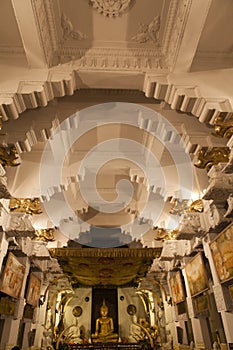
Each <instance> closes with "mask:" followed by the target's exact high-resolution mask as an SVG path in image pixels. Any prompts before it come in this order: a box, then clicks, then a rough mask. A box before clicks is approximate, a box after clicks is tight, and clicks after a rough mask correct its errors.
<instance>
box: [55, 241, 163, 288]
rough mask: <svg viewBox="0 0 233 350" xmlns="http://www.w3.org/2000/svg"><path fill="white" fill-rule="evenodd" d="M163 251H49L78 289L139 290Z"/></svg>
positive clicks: (138, 249)
mask: <svg viewBox="0 0 233 350" xmlns="http://www.w3.org/2000/svg"><path fill="white" fill-rule="evenodd" d="M161 251H162V248H136V249H132V248H56V249H50V254H51V256H52V257H53V258H57V260H58V262H59V264H60V266H61V268H62V269H63V272H64V273H65V274H66V275H68V278H69V281H70V283H71V284H72V286H73V287H74V288H75V287H76V288H77V287H79V286H89V287H91V286H99V287H110V286H115V287H120V286H133V287H134V286H137V285H138V284H139V282H140V281H141V280H142V278H143V277H144V276H145V275H146V273H147V271H148V269H149V267H150V266H151V264H152V263H153V260H154V259H155V258H158V257H159V256H160V254H161Z"/></svg>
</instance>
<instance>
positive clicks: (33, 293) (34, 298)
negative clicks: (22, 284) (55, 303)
mask: <svg viewBox="0 0 233 350" xmlns="http://www.w3.org/2000/svg"><path fill="white" fill-rule="evenodd" d="M40 288H41V280H40V279H39V278H38V277H36V276H35V275H34V274H33V273H31V274H30V277H29V283H28V289H27V296H26V302H27V304H29V305H32V306H36V305H37V303H38V300H39V297H40Z"/></svg>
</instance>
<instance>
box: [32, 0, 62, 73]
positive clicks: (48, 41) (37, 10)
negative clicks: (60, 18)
mask: <svg viewBox="0 0 233 350" xmlns="http://www.w3.org/2000/svg"><path fill="white" fill-rule="evenodd" d="M32 6H33V11H34V15H35V19H36V23H37V27H38V31H39V33H40V44H41V46H42V48H43V51H44V55H45V59H46V62H47V64H48V66H49V67H50V66H52V64H53V61H54V56H55V53H56V52H57V49H58V47H59V37H58V33H57V30H56V18H55V13H56V10H55V6H56V1H55V0H46V1H44V0H32Z"/></svg>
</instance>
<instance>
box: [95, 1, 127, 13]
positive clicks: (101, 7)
mask: <svg viewBox="0 0 233 350" xmlns="http://www.w3.org/2000/svg"><path fill="white" fill-rule="evenodd" d="M90 1H91V4H92V6H93V7H94V8H95V9H97V11H98V12H99V13H102V14H103V15H104V16H108V17H117V16H119V15H120V14H121V13H123V12H124V11H125V10H127V9H128V8H129V5H130V3H131V0H90Z"/></svg>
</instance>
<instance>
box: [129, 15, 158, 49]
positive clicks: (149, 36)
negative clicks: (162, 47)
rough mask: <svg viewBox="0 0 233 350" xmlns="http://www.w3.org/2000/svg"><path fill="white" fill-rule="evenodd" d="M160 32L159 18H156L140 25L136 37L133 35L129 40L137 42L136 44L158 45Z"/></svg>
mask: <svg viewBox="0 0 233 350" xmlns="http://www.w3.org/2000/svg"><path fill="white" fill-rule="evenodd" d="M159 30H160V16H156V17H154V18H153V20H152V21H151V22H150V23H149V24H146V23H140V25H139V29H138V32H137V34H136V35H134V36H133V37H132V38H131V40H133V41H137V42H138V43H141V44H142V43H146V42H148V41H152V42H153V43H158V34H159Z"/></svg>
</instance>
